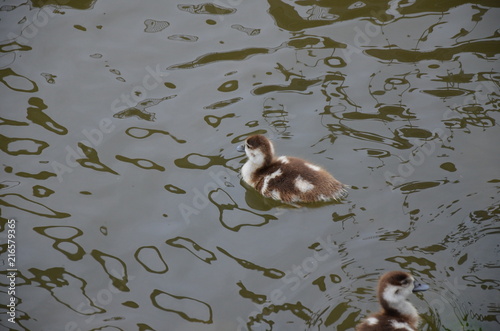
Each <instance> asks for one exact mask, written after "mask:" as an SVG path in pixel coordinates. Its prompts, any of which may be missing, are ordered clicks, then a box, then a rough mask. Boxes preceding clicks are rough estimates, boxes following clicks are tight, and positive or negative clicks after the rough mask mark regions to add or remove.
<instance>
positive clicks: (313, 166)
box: [305, 162, 321, 171]
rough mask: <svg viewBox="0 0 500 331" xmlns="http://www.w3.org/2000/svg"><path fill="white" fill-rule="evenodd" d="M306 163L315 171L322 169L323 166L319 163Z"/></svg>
mask: <svg viewBox="0 0 500 331" xmlns="http://www.w3.org/2000/svg"><path fill="white" fill-rule="evenodd" d="M305 164H306V166H308V167H309V168H311V169H312V170H314V171H320V170H321V168H320V167H318V166H317V165H314V164H310V163H307V162H306V163H305Z"/></svg>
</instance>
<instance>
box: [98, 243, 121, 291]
mask: <svg viewBox="0 0 500 331" xmlns="http://www.w3.org/2000/svg"><path fill="white" fill-rule="evenodd" d="M90 255H92V257H93V258H94V259H95V260H96V261H97V262H99V264H100V265H101V266H102V268H103V269H104V271H105V272H106V274H107V275H108V277H109V278H110V279H111V281H112V283H113V286H114V287H116V288H117V289H119V290H120V291H123V292H130V289H129V288H128V286H127V283H128V275H127V265H126V264H125V263H124V262H123V261H122V260H120V259H119V258H117V257H116V256H113V255H109V254H106V253H104V252H101V251H99V250H97V249H94V250H92V252H90Z"/></svg>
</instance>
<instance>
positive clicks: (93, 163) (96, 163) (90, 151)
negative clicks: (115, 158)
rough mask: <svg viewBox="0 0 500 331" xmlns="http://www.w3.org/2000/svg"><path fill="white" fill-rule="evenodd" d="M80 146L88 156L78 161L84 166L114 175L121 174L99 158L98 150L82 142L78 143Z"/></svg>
mask: <svg viewBox="0 0 500 331" xmlns="http://www.w3.org/2000/svg"><path fill="white" fill-rule="evenodd" d="M78 147H80V149H81V150H82V151H83V153H84V154H85V155H86V156H87V158H86V159H83V158H82V159H77V160H76V162H78V163H79V164H80V165H81V166H82V167H85V168H89V169H93V170H96V171H103V172H110V173H112V174H114V175H119V173H117V172H116V171H114V170H113V169H111V168H110V167H108V166H107V165H105V164H103V163H102V162H101V161H100V160H99V156H98V155H97V151H96V150H95V149H94V148H92V147H89V146H87V145H85V144H83V143H81V142H79V143H78Z"/></svg>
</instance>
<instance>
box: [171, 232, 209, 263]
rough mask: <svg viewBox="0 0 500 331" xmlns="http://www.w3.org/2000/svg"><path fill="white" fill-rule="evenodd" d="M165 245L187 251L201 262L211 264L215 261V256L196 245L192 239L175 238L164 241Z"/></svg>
mask: <svg viewBox="0 0 500 331" xmlns="http://www.w3.org/2000/svg"><path fill="white" fill-rule="evenodd" d="M166 243H167V244H168V245H170V246H173V247H178V248H184V249H187V250H188V251H189V252H190V253H191V254H193V255H194V256H196V257H197V258H198V259H200V260H201V261H203V262H205V263H208V264H211V263H212V261H215V260H217V257H215V254H214V253H212V252H211V251H209V250H208V249H205V248H203V247H201V246H200V245H198V244H197V243H196V242H194V241H193V240H192V239H189V238H184V237H175V238H172V239H169V240H167V241H166Z"/></svg>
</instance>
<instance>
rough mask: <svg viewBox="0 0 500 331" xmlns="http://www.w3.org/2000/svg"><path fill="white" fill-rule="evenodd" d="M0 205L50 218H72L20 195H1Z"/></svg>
mask: <svg viewBox="0 0 500 331" xmlns="http://www.w3.org/2000/svg"><path fill="white" fill-rule="evenodd" d="M0 205H2V206H6V207H12V208H16V209H19V210H23V211H25V212H28V213H31V214H34V215H38V216H43V217H48V218H67V217H70V216H71V215H70V214H68V213H64V212H60V211H56V210H54V209H51V208H49V207H47V206H45V205H43V204H41V203H39V202H36V201H34V200H30V199H28V198H26V197H24V196H23V195H21V194H18V193H7V194H3V195H0Z"/></svg>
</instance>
